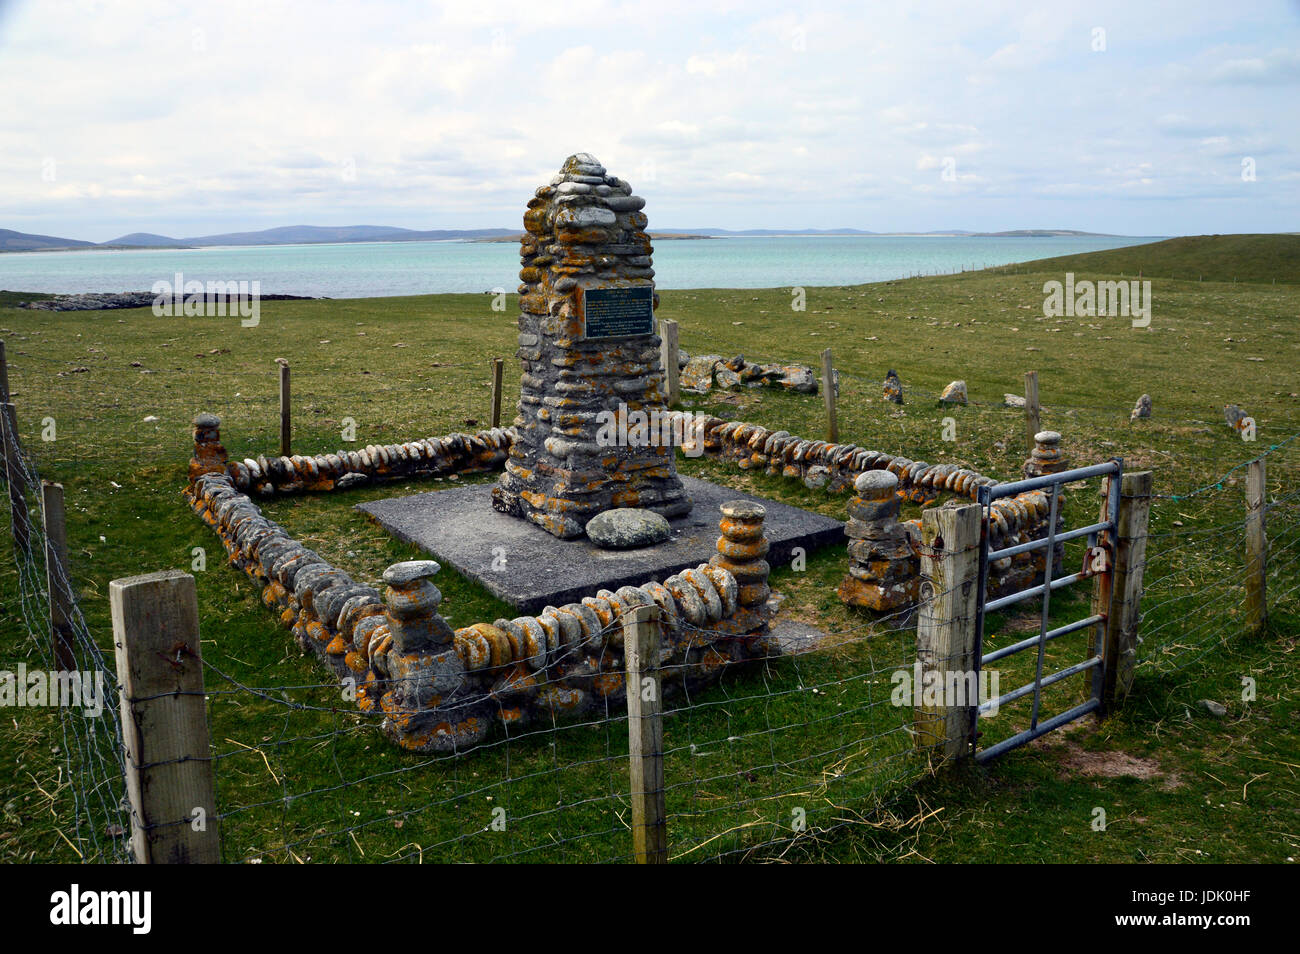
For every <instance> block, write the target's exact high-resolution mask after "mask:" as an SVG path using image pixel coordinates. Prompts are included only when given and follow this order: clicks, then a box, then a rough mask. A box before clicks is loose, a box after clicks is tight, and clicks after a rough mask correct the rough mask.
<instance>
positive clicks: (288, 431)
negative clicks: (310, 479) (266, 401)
mask: <svg viewBox="0 0 1300 954" xmlns="http://www.w3.org/2000/svg"><path fill="white" fill-rule="evenodd" d="M275 363H276V364H278V365H279V366H280V456H281V457H289V456H291V455H292V453H293V452H292V451H291V450H290V449H289V448H290V444H291V442H292V441H291V438H292V435H293V427H292V423H291V421H292V415H291V413H290V407H289V362H288V361H286V360H285V359H284V358H276V359H275Z"/></svg>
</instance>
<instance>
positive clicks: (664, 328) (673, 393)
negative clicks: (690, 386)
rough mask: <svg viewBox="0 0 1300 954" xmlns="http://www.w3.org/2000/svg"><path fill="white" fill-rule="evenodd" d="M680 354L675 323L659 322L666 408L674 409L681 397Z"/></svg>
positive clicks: (669, 320)
mask: <svg viewBox="0 0 1300 954" xmlns="http://www.w3.org/2000/svg"><path fill="white" fill-rule="evenodd" d="M680 354H681V351H680V349H679V348H678V342H677V322H675V321H673V320H672V319H671V318H664V319H663V320H661V321H660V322H659V357H660V360H661V361H662V363H663V366H664V392H665V394H664V400H665V402H666V404H667V406H668V407H676V406H677V401H678V399H679V398H680V397H681V368H680V367H678V364H679V362H680V360H681V359H680V357H679V355H680Z"/></svg>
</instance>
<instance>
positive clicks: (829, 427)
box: [822, 348, 840, 444]
mask: <svg viewBox="0 0 1300 954" xmlns="http://www.w3.org/2000/svg"><path fill="white" fill-rule="evenodd" d="M822 393H823V396H824V398H825V400H826V440H827V441H829V442H830V443H832V444H838V443H839V442H840V426H839V423H838V422H837V421H836V420H835V364H834V362H833V361H832V360H831V349H830V348H827V349H826V350H825V351H823V352H822Z"/></svg>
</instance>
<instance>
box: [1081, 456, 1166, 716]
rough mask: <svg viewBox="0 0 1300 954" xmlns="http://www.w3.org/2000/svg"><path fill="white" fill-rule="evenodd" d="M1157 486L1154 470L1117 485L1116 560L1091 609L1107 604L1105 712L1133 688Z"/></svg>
mask: <svg viewBox="0 0 1300 954" xmlns="http://www.w3.org/2000/svg"><path fill="white" fill-rule="evenodd" d="M1113 479H1114V477H1113V476H1111V475H1108V476H1107V477H1106V478H1105V479H1104V480H1103V481H1102V484H1101V495H1102V496H1101V499H1102V514H1101V518H1102V519H1103V520H1106V519H1109V515H1108V514H1107V513H1106V512H1105V510H1106V507H1107V506H1108V505H1109V504H1108V501H1109V500H1110V482H1111V480H1113ZM1154 486H1155V484H1154V481H1153V478H1152V475H1151V471H1149V470H1142V471H1137V472H1135V473H1131V474H1125V475H1124V476H1123V479H1122V480H1121V481H1120V485H1119V514H1118V517H1117V520H1116V527H1117V532H1116V534H1115V541H1114V555H1113V564H1112V568H1111V573H1110V579H1109V585H1107V581H1106V579H1105V577H1104V576H1100V577H1097V581H1096V583H1095V584H1094V587H1093V604H1092V605H1093V609H1092V612H1093V613H1094V614H1096V613H1104V612H1106V608H1107V605H1109V608H1110V615H1109V616H1108V617H1107V619H1106V634H1105V640H1106V642H1105V645H1104V646H1103V647H1102V650H1101V657H1102V668H1101V711H1100V713H1099V715H1104V714H1105V712H1106V710H1107V709H1109V708H1110V707H1111V706H1112V705H1113V704H1114V703H1115V702H1117V701H1121V700H1123V698H1124V697H1125V696H1127V695H1128V693H1129V690H1130V689H1131V688H1132V687H1133V671H1134V669H1135V668H1136V665H1137V644H1138V635H1137V633H1138V624H1139V623H1140V622H1141V621H1142V613H1141V609H1142V574H1143V571H1144V570H1145V569H1146V559H1147V523H1148V521H1149V519H1150V516H1151V491H1152V489H1153V488H1154Z"/></svg>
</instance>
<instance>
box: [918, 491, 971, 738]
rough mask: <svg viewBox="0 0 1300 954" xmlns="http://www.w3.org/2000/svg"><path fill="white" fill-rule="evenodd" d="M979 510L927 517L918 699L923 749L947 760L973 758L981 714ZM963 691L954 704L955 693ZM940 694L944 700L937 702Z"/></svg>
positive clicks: (941, 510)
mask: <svg viewBox="0 0 1300 954" xmlns="http://www.w3.org/2000/svg"><path fill="white" fill-rule="evenodd" d="M982 509H983V508H981V507H980V505H979V504H966V505H964V506H961V507H937V508H933V509H930V510H926V511H924V512H923V513H922V515H921V543H922V546H921V594H920V596H921V603H920V606H919V608H918V613H917V619H916V659H917V664H918V666H919V667H920V669H919V673H920V677H921V678H920V684H921V686H920V688H922V689H923V688H924V687H926V686H932V687H934V688H933V689H932V690H931V692H930V693H929V694H928V695H929V696H931V698H927V694H926V693H925V692H922V694H921V696H920V697H919V698H914V699H913V700H912V706H913V708H914V710H915V721H914V727H915V732H916V746H917V747H918V748H922V749H931V748H932V749H934V750H936V751H937V753H938V754H939V755H940V756H941V757H942V758H945V759H948V758H959V757H961V756H964V755H969V754H970V752H971V747H972V744H973V741H974V740H973V739H972V738H971V736H972V733H973V731H974V727H975V710H976V709H977V708H978V707H979V703H980V699H979V680H978V678H977V676H978V669H979V667H978V665H977V663H978V662H979V660H977V659H976V658H975V608H976V600H978V599H979V542H980V526H981V520H982V517H981V512H982ZM954 689H956V690H958V694H959V696H960V697H959V698H954V697H953V693H952V690H954ZM934 695H938V696H939V699H938V701H935V700H934V699H933V698H932V697H933V696H934Z"/></svg>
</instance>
